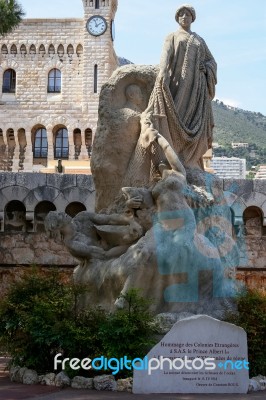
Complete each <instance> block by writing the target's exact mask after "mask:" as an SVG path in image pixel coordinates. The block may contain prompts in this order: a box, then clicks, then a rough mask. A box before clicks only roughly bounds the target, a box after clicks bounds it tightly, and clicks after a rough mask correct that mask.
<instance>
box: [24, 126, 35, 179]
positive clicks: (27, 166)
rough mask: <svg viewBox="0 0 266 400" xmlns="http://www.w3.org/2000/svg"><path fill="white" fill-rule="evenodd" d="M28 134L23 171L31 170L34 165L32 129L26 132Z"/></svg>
mask: <svg viewBox="0 0 266 400" xmlns="http://www.w3.org/2000/svg"><path fill="white" fill-rule="evenodd" d="M25 135H26V142H27V145H26V148H25V159H24V163H23V167H24V169H23V171H25V172H31V171H32V166H33V151H32V140H31V131H30V130H27V131H26V132H25Z"/></svg>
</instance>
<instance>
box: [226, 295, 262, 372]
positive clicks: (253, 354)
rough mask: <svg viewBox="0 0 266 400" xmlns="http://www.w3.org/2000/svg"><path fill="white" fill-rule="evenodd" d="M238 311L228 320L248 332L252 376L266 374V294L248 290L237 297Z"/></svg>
mask: <svg viewBox="0 0 266 400" xmlns="http://www.w3.org/2000/svg"><path fill="white" fill-rule="evenodd" d="M237 304H238V313H237V314H230V315H228V316H227V318H226V320H227V321H228V322H232V323H234V324H236V325H238V326H241V327H242V328H243V329H244V330H245V331H246V332H247V338H248V358H249V367H250V376H257V375H259V374H262V375H266V353H265V348H266V294H265V293H262V292H259V291H256V290H247V291H244V292H242V293H241V294H240V295H239V297H238V298H237Z"/></svg>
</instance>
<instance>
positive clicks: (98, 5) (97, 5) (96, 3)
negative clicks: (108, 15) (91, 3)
mask: <svg viewBox="0 0 266 400" xmlns="http://www.w3.org/2000/svg"><path fill="white" fill-rule="evenodd" d="M95 8H100V0H95Z"/></svg>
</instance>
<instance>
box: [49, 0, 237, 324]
mask: <svg viewBox="0 0 266 400" xmlns="http://www.w3.org/2000/svg"><path fill="white" fill-rule="evenodd" d="M195 18H196V13H195V10H194V8H193V7H191V6H189V5H185V6H181V7H179V8H178V10H177V12H176V20H177V22H178V24H179V29H178V31H177V32H175V33H173V34H170V35H169V36H168V37H167V39H166V42H165V45H164V48H163V52H162V59H161V63H160V66H159V68H158V67H153V66H136V65H128V66H124V67H121V68H119V69H117V70H116V71H115V72H114V73H113V75H112V77H111V78H110V80H109V81H108V82H107V83H106V84H105V85H104V86H103V87H102V90H101V94H100V103H99V120H98V129H97V133H96V136H95V140H94V146H93V152H92V159H91V166H92V173H93V177H94V182H95V187H96V210H95V211H96V212H95V213H89V212H81V213H79V214H78V215H77V216H76V217H74V218H73V219H71V218H70V217H69V216H67V215H66V214H64V213H56V212H51V213H50V214H49V215H48V217H47V219H46V222H45V223H46V229H47V232H49V233H50V234H51V235H53V236H54V237H58V238H63V240H64V243H65V245H66V247H67V248H68V249H69V251H70V253H71V254H72V256H74V257H76V258H77V260H78V261H79V265H78V266H77V267H76V269H75V271H74V279H75V281H76V282H78V283H85V284H87V285H88V287H89V291H88V293H87V294H86V295H85V294H84V295H83V298H82V301H81V303H80V306H81V307H82V306H86V305H100V306H102V307H103V308H105V309H107V310H109V311H112V310H114V309H115V308H116V307H120V308H122V307H123V306H124V304H123V298H122V297H121V294H124V293H125V292H127V291H128V290H129V289H130V288H138V289H140V291H141V293H142V295H143V296H144V297H147V298H151V299H152V300H153V302H152V305H151V308H152V310H153V311H154V312H155V313H156V314H162V313H163V314H171V316H172V317H171V318H172V319H173V320H177V319H178V318H179V317H178V316H179V314H180V313H182V312H187V313H188V312H189V313H191V314H207V315H211V316H213V317H216V318H221V317H222V316H223V314H224V312H225V311H226V310H227V309H228V308H230V309H231V308H232V307H233V301H232V299H233V296H234V294H235V290H236V284H235V279H234V277H235V267H236V266H237V265H238V262H239V251H238V245H237V240H238V238H237V236H236V234H235V232H234V230H233V226H232V223H231V220H232V215H231V210H230V208H229V206H228V205H227V203H226V200H225V196H224V192H223V186H222V181H220V180H219V179H218V178H216V177H215V176H214V175H211V174H208V173H206V172H205V171H204V170H203V163H202V156H203V154H204V153H205V152H206V150H207V149H208V148H210V147H211V143H212V128H213V116H212V108H211V100H212V98H213V97H214V93H215V84H216V62H215V60H214V58H213V56H212V55H211V53H210V51H209V49H208V47H207V45H206V43H205V42H204V40H203V39H202V38H201V37H200V36H198V35H197V34H196V33H194V32H192V31H191V29H190V28H191V24H192V22H193V21H194V20H195Z"/></svg>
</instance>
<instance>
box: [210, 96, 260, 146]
mask: <svg viewBox="0 0 266 400" xmlns="http://www.w3.org/2000/svg"><path fill="white" fill-rule="evenodd" d="M212 104H213V113H214V122H215V128H214V140H213V141H214V142H218V143H219V144H221V145H225V144H231V142H246V143H255V144H256V145H257V146H258V147H260V148H266V117H265V116H263V115H262V114H261V113H254V112H251V111H245V110H241V109H240V108H234V107H230V106H226V105H224V104H223V103H222V102H220V101H219V100H216V101H213V102H212Z"/></svg>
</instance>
